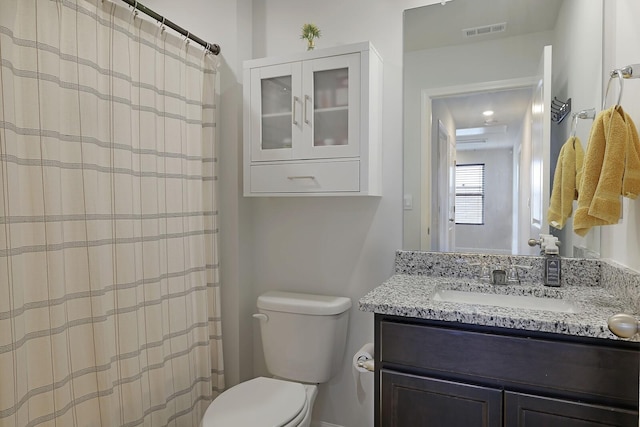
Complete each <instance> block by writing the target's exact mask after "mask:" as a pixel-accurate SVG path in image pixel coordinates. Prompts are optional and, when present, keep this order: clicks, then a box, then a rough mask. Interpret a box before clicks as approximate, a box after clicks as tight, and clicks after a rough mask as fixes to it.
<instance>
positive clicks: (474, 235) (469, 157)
mask: <svg viewBox="0 0 640 427" xmlns="http://www.w3.org/2000/svg"><path fill="white" fill-rule="evenodd" d="M456 156H457V164H458V165H464V164H477V163H483V164H484V165H485V170H484V174H485V176H484V177H485V196H484V203H485V218H484V224H482V225H462V224H459V225H456V251H458V252H489V253H500V254H504V255H509V254H511V241H512V238H511V237H512V232H513V228H512V214H513V187H512V182H513V150H512V149H500V150H497V149H496V150H458V151H457V154H456Z"/></svg>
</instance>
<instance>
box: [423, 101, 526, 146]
mask: <svg viewBox="0 0 640 427" xmlns="http://www.w3.org/2000/svg"><path fill="white" fill-rule="evenodd" d="M532 93H533V89H532V88H520V89H510V90H500V91H495V92H483V93H475V94H468V95H459V96H451V97H444V98H438V99H434V101H433V102H434V104H436V103H441V104H444V105H445V106H446V107H447V109H448V110H449V111H450V112H451V115H452V116H453V120H454V122H455V123H456V128H458V129H468V128H484V129H486V133H487V135H485V136H482V137H480V136H469V137H458V138H457V142H458V144H457V149H460V150H463V149H479V148H480V149H483V148H484V149H488V148H505V147H510V146H513V142H514V141H515V140H516V138H517V137H518V134H519V132H520V129H521V127H522V121H523V118H524V116H525V114H526V112H527V110H528V109H529V108H530V101H531V95H532ZM486 110H492V111H493V112H494V115H493V116H492V117H491V119H492V120H493V121H492V122H490V123H485V120H487V118H486V117H484V116H483V115H482V112H483V111H486ZM505 126H506V132H500V130H501V129H503V128H504V127H505ZM478 138H481V139H487V141H486V143H481V144H466V145H465V144H460V142H462V141H463V140H465V139H478Z"/></svg>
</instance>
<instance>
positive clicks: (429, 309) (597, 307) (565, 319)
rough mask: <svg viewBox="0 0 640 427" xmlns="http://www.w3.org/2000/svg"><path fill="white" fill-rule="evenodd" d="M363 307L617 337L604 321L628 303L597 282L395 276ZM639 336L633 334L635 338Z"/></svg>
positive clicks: (368, 297) (406, 314)
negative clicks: (517, 302)
mask: <svg viewBox="0 0 640 427" xmlns="http://www.w3.org/2000/svg"><path fill="white" fill-rule="evenodd" d="M442 289H449V290H472V291H481V292H483V293H498V294H508V295H532V296H537V297H546V298H562V299H563V300H566V301H569V302H571V303H573V304H574V305H575V306H576V307H577V312H576V313H564V312H551V311H546V310H537V309H536V310H533V309H524V308H507V307H500V306H490V305H479V304H466V303H453V302H444V301H435V300H433V299H432V297H433V295H434V293H435V292H437V291H438V290H442ZM359 307H360V310H362V311H368V312H374V313H379V314H389V315H394V316H404V317H413V318H420V319H431V320H443V321H450V322H461V323H467V324H474V325H485V326H498V327H504V328H512V329H521V330H530V331H541V332H552V333H560V334H568V335H576V336H584V337H595V338H605V339H619V338H618V337H616V336H615V335H614V334H612V333H611V332H610V331H609V328H608V327H607V319H608V318H609V317H610V316H612V315H614V314H616V313H620V312H627V313H628V312H629V311H630V310H629V305H628V304H625V303H624V302H623V301H622V300H621V299H620V297H619V296H617V295H615V294H614V293H612V292H611V291H610V290H609V289H607V288H605V287H601V286H576V285H572V286H563V287H560V288H551V287H547V286H543V285H542V284H514V285H491V284H485V283H481V282H480V281H478V280H477V279H470V278H460V277H439V276H427V275H417V274H395V275H394V276H392V277H391V278H390V279H389V280H387V281H386V282H384V283H383V284H382V285H380V286H378V287H376V288H375V289H373V290H372V291H371V292H369V293H368V294H367V295H365V296H364V297H362V298H361V299H360V301H359ZM634 340H638V336H637V335H636V339H634Z"/></svg>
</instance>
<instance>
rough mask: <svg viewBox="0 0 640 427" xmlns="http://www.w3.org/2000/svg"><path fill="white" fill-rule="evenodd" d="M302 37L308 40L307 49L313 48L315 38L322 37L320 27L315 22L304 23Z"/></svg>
mask: <svg viewBox="0 0 640 427" xmlns="http://www.w3.org/2000/svg"><path fill="white" fill-rule="evenodd" d="M300 38H301V39H304V40H306V41H307V50H313V48H315V44H314V42H313V40H314V39H317V38H320V29H319V28H318V27H317V26H316V25H315V24H304V25H303V26H302V35H301V36H300Z"/></svg>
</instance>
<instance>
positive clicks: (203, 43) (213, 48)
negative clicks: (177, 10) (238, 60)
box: [122, 0, 220, 55]
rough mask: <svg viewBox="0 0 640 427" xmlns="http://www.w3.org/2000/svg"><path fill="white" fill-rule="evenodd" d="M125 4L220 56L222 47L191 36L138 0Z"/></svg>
mask: <svg viewBox="0 0 640 427" xmlns="http://www.w3.org/2000/svg"><path fill="white" fill-rule="evenodd" d="M122 1H123V2H125V3H127V4H128V5H129V6H132V7H133V8H134V10H138V11H140V12H142V13H144V14H146V15H149V16H150V17H151V18H153V19H155V20H156V21H158V22H160V23H162V25H164V26H167V27H169V28H171V29H172V30H174V31H176V32H178V33H180V34H181V35H183V36H184V37H186V38H188V39H190V40H193V41H194V42H196V43H198V44H199V45H201V46H203V47H204V48H205V49H207V50H208V51H209V52H211V53H213V54H214V55H218V54H219V53H220V45H217V44H215V43H207V42H206V41H204V40H202V39H201V38H200V37H197V36H194V35H193V34H191V33H190V32H189V31H187V30H185V29H184V28H182V27H181V26H179V25H177V24H174V23H173V22H171V21H169V20H168V19H166V18H165V17H164V16H162V15H160V14H158V13H156V12H154V11H153V10H151V9H149V8H148V7H146V6H144V5H142V4H140V3H138V2H137V1H136V0H122Z"/></svg>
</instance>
